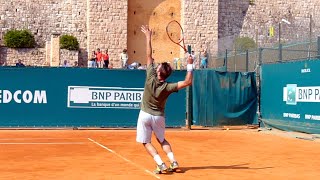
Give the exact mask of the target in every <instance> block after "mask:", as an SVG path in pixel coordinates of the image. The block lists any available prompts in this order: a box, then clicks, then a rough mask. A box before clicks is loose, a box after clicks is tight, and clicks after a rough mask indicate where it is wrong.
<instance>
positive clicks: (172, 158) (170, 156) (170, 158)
mask: <svg viewBox="0 0 320 180" xmlns="http://www.w3.org/2000/svg"><path fill="white" fill-rule="evenodd" d="M167 156H168V158H169V160H170V162H171V163H173V162H174V161H176V160H175V159H174V155H173V152H169V153H168V154H167Z"/></svg>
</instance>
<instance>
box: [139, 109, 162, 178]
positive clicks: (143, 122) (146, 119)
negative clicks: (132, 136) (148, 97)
mask: <svg viewBox="0 0 320 180" xmlns="http://www.w3.org/2000/svg"><path fill="white" fill-rule="evenodd" d="M151 124H152V115H150V114H148V113H145V112H143V111H140V113H139V118H138V123H137V139H136V140H137V142H139V143H142V144H143V146H144V147H145V149H146V150H147V152H148V153H149V154H150V155H151V156H152V157H153V159H154V161H155V162H156V163H157V169H156V171H155V173H166V170H167V166H166V165H165V164H164V162H163V161H162V159H161V157H160V156H159V154H158V152H157V150H156V149H155V148H154V146H153V145H152V144H151V135H152V125H151Z"/></svg>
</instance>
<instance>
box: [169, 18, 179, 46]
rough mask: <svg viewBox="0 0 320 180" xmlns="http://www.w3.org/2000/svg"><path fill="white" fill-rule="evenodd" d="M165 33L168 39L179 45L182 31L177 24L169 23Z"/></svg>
mask: <svg viewBox="0 0 320 180" xmlns="http://www.w3.org/2000/svg"><path fill="white" fill-rule="evenodd" d="M167 33H168V35H169V38H170V39H171V40H172V41H173V42H175V43H179V42H181V41H182V39H183V31H182V29H181V27H180V25H179V24H178V23H175V22H172V23H170V24H169V25H168V26H167Z"/></svg>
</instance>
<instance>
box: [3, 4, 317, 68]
mask: <svg viewBox="0 0 320 180" xmlns="http://www.w3.org/2000/svg"><path fill="white" fill-rule="evenodd" d="M135 1H137V0H131V1H130V3H134V2H135ZM164 1H166V2H167V1H168V0H164ZM157 3H158V4H159V6H160V5H161V2H157ZM137 8H138V7H137ZM155 8H156V7H155ZM178 8H179V9H180V10H181V24H182V25H183V28H184V30H185V34H186V37H185V41H186V42H185V43H186V44H190V45H191V46H192V49H193V50H195V51H196V54H198V52H200V51H203V50H204V49H207V50H208V51H209V54H210V56H211V57H213V56H215V55H217V54H218V53H219V51H222V52H224V50H225V49H232V45H233V42H234V40H235V39H236V38H237V37H240V36H248V37H251V38H253V39H255V40H256V41H257V44H259V45H260V46H267V45H272V44H274V43H276V42H277V41H278V40H277V36H278V34H277V32H278V29H277V24H278V23H279V20H281V19H282V18H284V19H287V20H288V21H290V22H291V25H290V26H289V25H283V31H282V32H283V34H282V37H283V40H284V41H285V42H290V41H293V40H297V41H303V40H308V38H309V36H310V33H309V32H310V31H309V24H310V19H309V16H310V15H311V16H312V20H311V27H312V30H311V35H312V38H315V37H316V36H318V35H319V34H320V30H319V28H318V27H320V24H319V23H320V11H318V9H320V1H319V0H308V1H298V0H292V1H277V0H255V1H254V4H253V5H250V4H249V0H248V1H235V0H182V1H181V7H178ZM129 9H130V7H129V4H128V0H116V1H115V0H32V1H29V0H6V1H5V0H3V1H2V2H1V6H0V36H1V35H3V34H4V33H5V32H7V31H8V30H10V29H29V30H30V31H31V32H32V33H33V34H34V36H35V38H36V41H37V43H38V46H39V47H38V48H37V49H35V50H34V51H37V52H39V53H40V52H41V53H43V52H46V51H42V50H39V49H42V48H45V44H46V42H48V41H49V40H50V37H51V35H52V34H60V35H63V34H70V35H73V36H75V37H77V39H78V41H79V43H80V51H79V54H78V61H79V64H87V59H88V53H89V54H90V52H91V51H92V50H93V49H97V48H100V49H101V50H105V49H109V56H110V61H111V63H113V64H114V67H119V66H120V60H119V54H120V53H121V51H122V50H123V49H124V48H128V38H130V36H128V34H129V33H130V32H128V23H130V22H128V12H129ZM148 11H149V10H148ZM164 11H165V10H164ZM137 12H139V13H144V12H140V11H137ZM151 12H152V11H151ZM151 16H152V14H151ZM150 18H151V17H150V14H149V17H145V19H144V21H145V22H146V23H148V22H149V20H150ZM158 23H162V22H158ZM270 27H274V28H275V35H274V36H273V37H270V36H268V29H269V28H270ZM137 29H138V28H137ZM1 39H2V38H1V37H0V43H1ZM144 45H145V44H137V46H144ZM3 51H7V52H9V53H4V54H1V55H0V57H1V58H2V59H5V60H7V61H8V63H12V62H14V61H15V59H10V58H14V57H15V56H8V57H5V56H6V55H9V54H10V53H11V51H12V52H13V51H14V52H17V53H18V52H19V53H26V54H27V55H30V56H32V57H25V58H24V59H26V60H27V59H34V60H33V61H34V62H35V63H40V64H41V63H42V61H44V62H45V61H46V60H45V59H46V55H45V54H44V55H41V56H40V55H39V56H33V54H32V53H28V52H29V51H30V50H8V49H6V50H4V49H3V48H2V50H1V52H3ZM139 52H140V51H139ZM156 53H157V52H156ZM180 56H181V57H182V56H183V53H180ZM22 57H24V55H22ZM35 58H39V59H37V60H35ZM129 58H130V57H129ZM129 60H130V59H129ZM209 62H210V63H211V61H209ZM31 64H32V63H31ZM40 64H39V65H40ZM213 65H214V63H213Z"/></svg>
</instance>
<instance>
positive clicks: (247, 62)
mask: <svg viewBox="0 0 320 180" xmlns="http://www.w3.org/2000/svg"><path fill="white" fill-rule="evenodd" d="M248 71H249V50H247V51H246V72H248Z"/></svg>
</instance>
